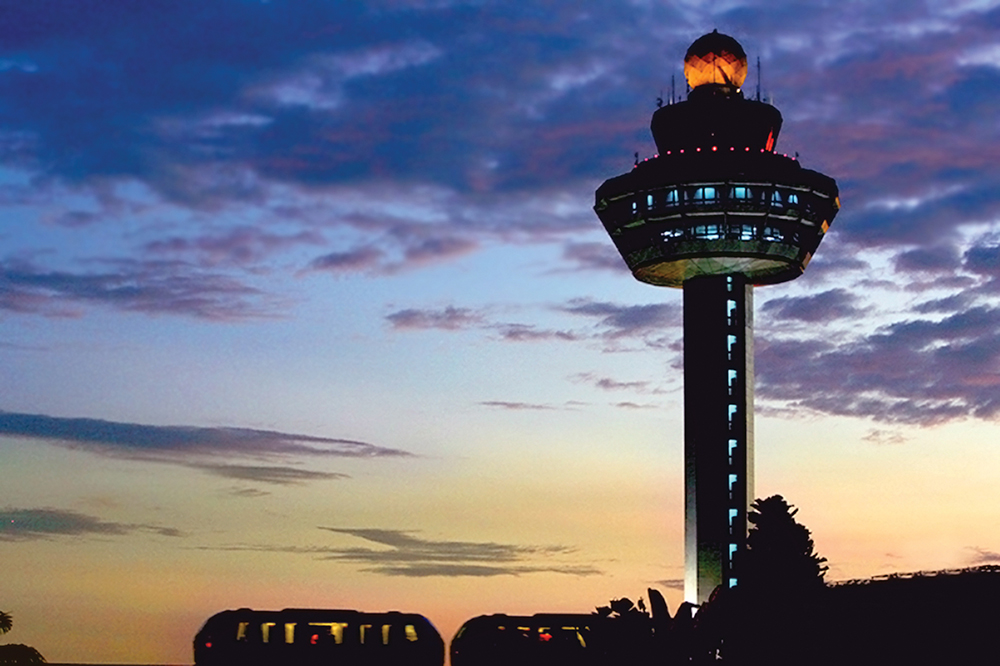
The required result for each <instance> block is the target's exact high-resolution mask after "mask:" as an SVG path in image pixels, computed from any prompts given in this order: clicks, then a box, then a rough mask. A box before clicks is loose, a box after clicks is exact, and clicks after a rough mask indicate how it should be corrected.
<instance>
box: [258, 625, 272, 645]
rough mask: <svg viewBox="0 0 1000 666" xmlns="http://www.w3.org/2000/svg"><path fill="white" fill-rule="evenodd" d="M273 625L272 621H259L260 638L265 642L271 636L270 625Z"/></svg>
mask: <svg viewBox="0 0 1000 666" xmlns="http://www.w3.org/2000/svg"><path fill="white" fill-rule="evenodd" d="M273 626H274V622H261V623H260V640H261V641H262V642H264V643H267V642H268V640H270V638H271V627H273Z"/></svg>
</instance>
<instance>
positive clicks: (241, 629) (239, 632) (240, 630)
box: [236, 622, 250, 641]
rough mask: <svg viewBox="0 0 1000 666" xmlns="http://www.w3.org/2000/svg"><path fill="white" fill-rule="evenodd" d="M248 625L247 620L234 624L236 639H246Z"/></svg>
mask: <svg viewBox="0 0 1000 666" xmlns="http://www.w3.org/2000/svg"><path fill="white" fill-rule="evenodd" d="M249 626H250V623H249V622H240V623H239V624H238V625H236V640H238V641H245V640H246V639H247V627H249Z"/></svg>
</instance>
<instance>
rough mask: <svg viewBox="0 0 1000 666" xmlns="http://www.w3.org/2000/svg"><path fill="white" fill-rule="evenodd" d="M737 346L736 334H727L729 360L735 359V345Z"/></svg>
mask: <svg viewBox="0 0 1000 666" xmlns="http://www.w3.org/2000/svg"><path fill="white" fill-rule="evenodd" d="M735 346H736V336H735V335H727V336H726V352H727V353H728V354H729V360H730V361H732V360H733V347H735Z"/></svg>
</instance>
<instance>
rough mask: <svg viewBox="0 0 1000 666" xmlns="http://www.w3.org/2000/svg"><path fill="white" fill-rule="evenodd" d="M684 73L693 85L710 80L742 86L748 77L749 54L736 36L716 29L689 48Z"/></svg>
mask: <svg viewBox="0 0 1000 666" xmlns="http://www.w3.org/2000/svg"><path fill="white" fill-rule="evenodd" d="M684 77H685V78H686V79H687V82H688V85H690V86H691V87H692V88H697V87H698V86H701V85H705V84H706V83H717V84H722V85H730V86H735V87H736V88H739V87H740V86H742V85H743V82H744V81H745V80H746V78H747V54H746V52H745V51H744V50H743V47H742V46H740V43H739V42H737V41H736V40H735V39H733V38H732V37H730V36H729V35H723V34H721V33H720V32H719V31H718V30H714V31H712V32H710V33H709V34H707V35H703V36H701V37H699V38H698V39H696V40H695V41H694V43H693V44H691V46H690V47H689V48H688V50H687V55H685V56H684Z"/></svg>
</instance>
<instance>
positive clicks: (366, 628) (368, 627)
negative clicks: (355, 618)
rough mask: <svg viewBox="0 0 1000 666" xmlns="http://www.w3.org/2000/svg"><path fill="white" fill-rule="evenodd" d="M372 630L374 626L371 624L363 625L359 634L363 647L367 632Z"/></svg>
mask: <svg viewBox="0 0 1000 666" xmlns="http://www.w3.org/2000/svg"><path fill="white" fill-rule="evenodd" d="M371 628H372V625H370V624H363V625H361V631H360V632H359V637H360V638H361V644H362V645H364V643H365V631H366V630H368V629H371Z"/></svg>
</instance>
